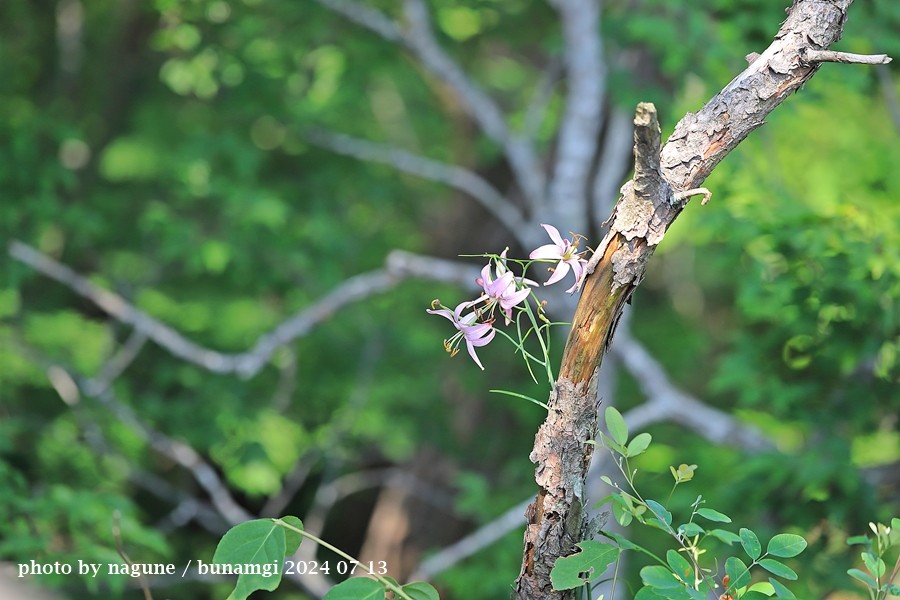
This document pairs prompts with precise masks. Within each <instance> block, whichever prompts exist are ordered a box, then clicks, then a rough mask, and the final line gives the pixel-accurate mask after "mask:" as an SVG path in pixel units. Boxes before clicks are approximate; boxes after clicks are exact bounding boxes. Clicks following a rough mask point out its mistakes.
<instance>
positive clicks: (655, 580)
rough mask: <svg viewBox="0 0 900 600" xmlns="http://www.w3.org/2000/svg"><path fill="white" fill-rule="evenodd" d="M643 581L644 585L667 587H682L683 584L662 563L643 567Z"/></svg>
mask: <svg viewBox="0 0 900 600" xmlns="http://www.w3.org/2000/svg"><path fill="white" fill-rule="evenodd" d="M641 581H643V582H644V585H647V586H650V587H654V588H660V589H667V588H680V587H681V586H682V585H683V584H682V583H681V581H680V580H678V579H676V578H675V575H674V574H673V573H672V571H670V570H669V569H667V568H666V567H664V566H662V565H652V566H649V567H644V568H643V569H641Z"/></svg>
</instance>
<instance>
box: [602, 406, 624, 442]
mask: <svg viewBox="0 0 900 600" xmlns="http://www.w3.org/2000/svg"><path fill="white" fill-rule="evenodd" d="M604 414H605V415H606V429H607V431H609V435H610V437H611V438H612V439H613V441H615V442H616V443H617V444H619V445H620V446H624V445H625V442H627V441H628V426H627V425H625V419H623V418H622V413H620V412H619V411H617V410H616V409H615V407H613V406H607V407H606V412H605V413H604Z"/></svg>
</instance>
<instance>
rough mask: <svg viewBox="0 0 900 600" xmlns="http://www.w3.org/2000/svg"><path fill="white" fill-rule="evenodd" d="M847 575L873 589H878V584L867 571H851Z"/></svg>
mask: <svg viewBox="0 0 900 600" xmlns="http://www.w3.org/2000/svg"><path fill="white" fill-rule="evenodd" d="M847 575H849V576H850V577H852V578H853V579H856V580H857V581H861V582H862V583H863V584H865V585H867V586H869V587H870V588H872V589H878V583H877V582H876V581H875V580H874V579H872V576H871V575H869V574H868V573H866V572H865V571H860V570H859V569H850V570H849V571H847Z"/></svg>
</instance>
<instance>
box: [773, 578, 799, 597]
mask: <svg viewBox="0 0 900 600" xmlns="http://www.w3.org/2000/svg"><path fill="white" fill-rule="evenodd" d="M769 583H771V584H772V589H774V590H775V597H776V598H785V599H786V600H797V597H796V596H795V595H794V592H792V591H791V590H789V589H787V588H786V587H785V586H784V584H782V583H781V582H780V581H778V580H777V579H774V578H772V577H769Z"/></svg>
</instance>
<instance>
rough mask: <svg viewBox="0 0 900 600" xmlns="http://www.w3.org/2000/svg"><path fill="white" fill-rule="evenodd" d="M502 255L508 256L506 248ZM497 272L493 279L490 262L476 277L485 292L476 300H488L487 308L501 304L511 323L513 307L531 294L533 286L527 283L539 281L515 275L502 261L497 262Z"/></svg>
mask: <svg viewBox="0 0 900 600" xmlns="http://www.w3.org/2000/svg"><path fill="white" fill-rule="evenodd" d="M500 257H501V258H506V250H504V251H503V253H502V254H501V255H500ZM495 272H496V277H497V278H496V279H492V278H491V264H490V263H488V264H487V265H485V267H484V268H483V269H482V270H481V277H479V278H478V279H476V280H475V283H477V284H478V285H480V286H481V287H482V289H483V290H484V294H483V295H482V296H481V297H480V298H478V300H476V302H481V301H482V300H487V308H493V307H494V306H496V305H498V304H499V305H500V309H501V310H502V311H503V313H504V315H505V316H506V324H507V325H509V324H510V323H511V322H512V309H513V307H514V306H517V305H519V304H521V303H522V302H523V301H524V300H525V299H526V298H528V295H529V294H531V288H529V287H528V286H527V285H525V284H531V285H537V283H536V282H534V281H530V280H528V279H523V278H521V277H515V276H514V275H513V274H512V272H511V271H508V270H507V269H506V265H505V264H503V263H502V262H500V261H498V262H497V267H496V269H495ZM518 286H522V289H516V288H517V287H518Z"/></svg>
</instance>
